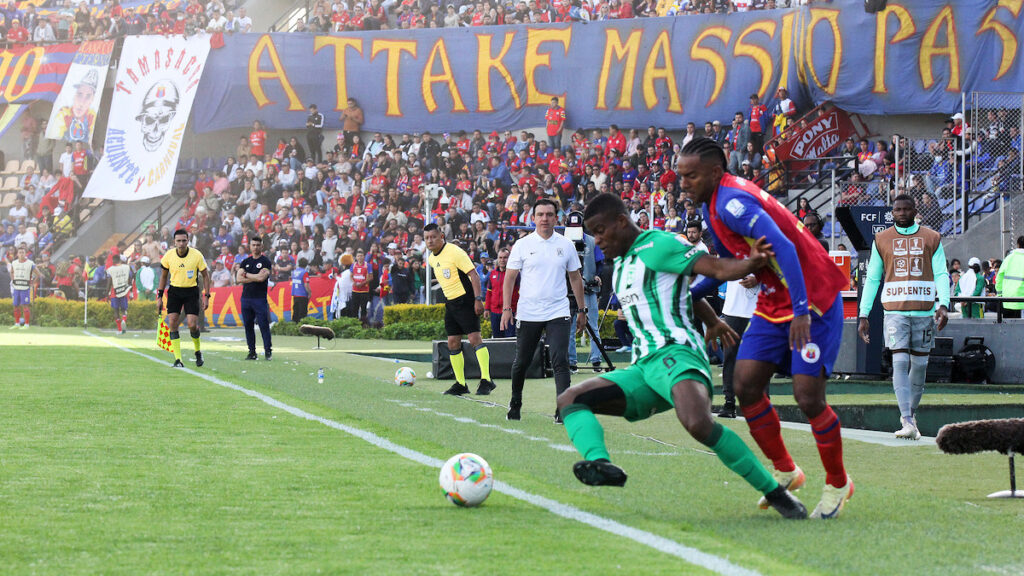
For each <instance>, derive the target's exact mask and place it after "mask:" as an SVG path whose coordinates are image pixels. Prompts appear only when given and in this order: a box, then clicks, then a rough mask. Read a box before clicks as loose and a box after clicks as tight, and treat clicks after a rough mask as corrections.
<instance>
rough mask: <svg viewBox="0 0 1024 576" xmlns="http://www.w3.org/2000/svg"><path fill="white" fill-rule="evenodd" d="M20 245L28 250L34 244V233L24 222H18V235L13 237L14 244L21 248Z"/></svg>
mask: <svg viewBox="0 0 1024 576" xmlns="http://www.w3.org/2000/svg"><path fill="white" fill-rule="evenodd" d="M22 245H25V247H26V248H28V249H29V250H30V251H31V250H32V249H33V248H35V245H36V235H35V234H34V233H33V232H32V231H31V230H29V229H28V227H27V226H25V224H24V223H21V224H18V235H17V236H15V237H14V246H15V247H17V248H21V246H22Z"/></svg>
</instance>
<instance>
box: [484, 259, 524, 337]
mask: <svg viewBox="0 0 1024 576" xmlns="http://www.w3.org/2000/svg"><path fill="white" fill-rule="evenodd" d="M508 254H509V249H508V248H502V249H500V250H498V258H497V259H496V260H495V261H494V270H492V271H491V273H490V274H488V275H487V279H486V283H487V295H486V297H485V299H484V308H486V309H487V311H488V312H489V313H490V315H491V331H492V334H493V336H492V337H493V338H513V337H515V335H516V328H515V323H509V324H510V325H509V327H508V328H507V329H505V330H501V329H500V325H501V310H502V298H504V295H505V294H504V285H505V266H506V265H507V264H508ZM518 303H519V281H518V279H517V280H516V285H515V288H514V290H513V292H512V311H513V312H515V309H516V306H517V304H518Z"/></svg>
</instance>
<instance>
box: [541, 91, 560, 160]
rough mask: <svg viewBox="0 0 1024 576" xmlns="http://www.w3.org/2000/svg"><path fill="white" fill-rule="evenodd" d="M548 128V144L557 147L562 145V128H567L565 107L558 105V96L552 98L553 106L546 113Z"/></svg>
mask: <svg viewBox="0 0 1024 576" xmlns="http://www.w3.org/2000/svg"><path fill="white" fill-rule="evenodd" d="M544 122H545V123H546V125H547V129H548V144H549V145H550V146H551V147H552V148H555V149H558V148H561V147H562V129H564V128H565V108H562V107H561V106H559V105H558V98H552V99H551V106H550V107H548V110H547V112H545V113H544Z"/></svg>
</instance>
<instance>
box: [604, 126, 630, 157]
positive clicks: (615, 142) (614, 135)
mask: <svg viewBox="0 0 1024 576" xmlns="http://www.w3.org/2000/svg"><path fill="white" fill-rule="evenodd" d="M608 132H609V133H608V141H607V142H605V145H604V153H605V156H610V155H611V151H612V150H618V152H619V156H620V157H621V156H623V155H624V154H625V153H626V136H625V135H624V134H623V133H622V132H619V127H618V125H616V124H612V125H611V126H609V127H608Z"/></svg>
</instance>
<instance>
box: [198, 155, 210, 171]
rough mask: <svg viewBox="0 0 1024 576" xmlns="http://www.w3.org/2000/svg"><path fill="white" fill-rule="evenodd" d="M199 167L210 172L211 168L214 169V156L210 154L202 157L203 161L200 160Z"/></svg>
mask: <svg viewBox="0 0 1024 576" xmlns="http://www.w3.org/2000/svg"><path fill="white" fill-rule="evenodd" d="M199 169H200V170H205V171H207V172H209V171H210V170H212V169H213V158H210V157H209V156H208V157H206V158H203V159H202V160H201V161H200V162H199Z"/></svg>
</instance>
